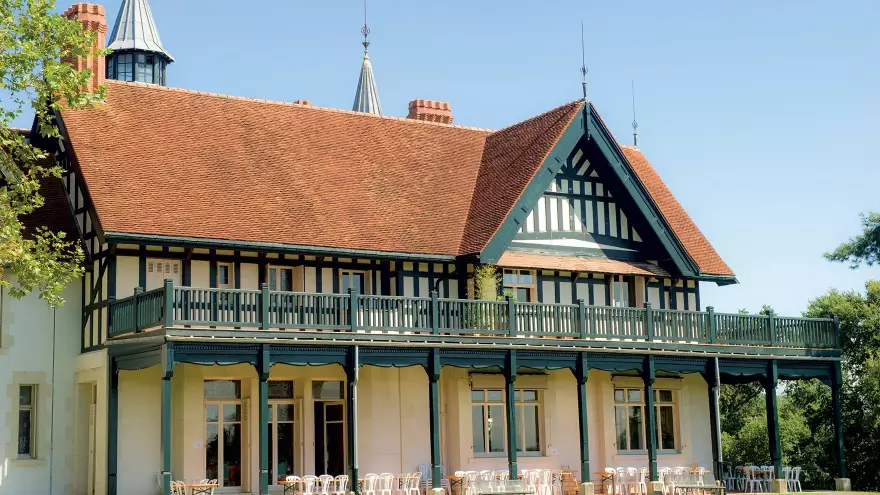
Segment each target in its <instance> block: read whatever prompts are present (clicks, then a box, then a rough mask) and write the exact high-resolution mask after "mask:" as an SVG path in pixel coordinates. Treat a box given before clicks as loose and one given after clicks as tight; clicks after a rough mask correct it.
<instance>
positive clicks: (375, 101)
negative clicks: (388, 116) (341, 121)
mask: <svg viewBox="0 0 880 495" xmlns="http://www.w3.org/2000/svg"><path fill="white" fill-rule="evenodd" d="M352 110H354V111H355V112H365V113H374V114H376V115H382V104H381V103H379V89H378V88H377V87H376V78H375V77H373V64H371V63H370V56H369V54H367V50H366V49H364V63H363V64H361V77H360V79H359V80H358V87H357V92H356V93H355V95H354V107H353V108H352Z"/></svg>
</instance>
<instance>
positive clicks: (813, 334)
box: [106, 280, 840, 358]
mask: <svg viewBox="0 0 880 495" xmlns="http://www.w3.org/2000/svg"><path fill="white" fill-rule="evenodd" d="M106 305H107V306H108V307H109V323H110V325H109V334H108V337H109V338H116V337H120V336H123V335H126V334H140V333H142V332H149V331H151V330H157V329H163V328H164V329H167V330H179V329H184V330H185V332H183V333H184V334H186V335H190V336H199V337H212V338H226V339H253V338H258V337H259V338H270V339H298V340H303V339H312V340H319V341H320V340H326V341H346V342H370V343H380V344H381V343H383V342H386V343H401V342H406V343H410V344H412V343H416V344H425V345H437V346H442V345H450V344H455V345H461V344H466V345H469V346H483V345H487V346H489V345H491V346H496V347H499V348H505V346H506V347H508V348H510V347H513V346H516V347H540V348H571V349H573V350H574V349H577V348H580V349H584V348H599V349H603V350H607V349H619V350H631V351H636V352H638V351H641V352H645V351H651V352H655V353H656V352H658V351H659V352H661V353H662V352H667V353H678V354H680V353H701V354H711V353H716V354H725V355H740V356H765V357H772V356H780V357H802V358H809V357H837V356H839V351H838V349H839V347H840V345H839V333H838V329H837V323H836V320H833V319H819V318H796V317H780V316H776V315H774V314H769V315H741V314H724V313H716V312H715V311H714V309H713V308H712V307H708V308H706V311H678V310H668V309H656V308H653V307H651V305H650V304H647V303H646V304H645V306H644V307H643V308H628V307H609V306H589V305H586V304H584V302H583V301H579V302H578V303H577V304H541V303H520V302H516V301H514V300H512V299H507V300H502V301H482V300H471V299H447V298H440V297H438V296H437V293H432V294H431V296H430V297H399V296H379V295H363V294H358V293H356V292H349V293H345V294H326V293H323V294H317V293H303V292H281V291H270V290H269V288H268V286H266V285H265V284H264V285H263V286H262V287H261V289H260V290H242V289H214V288H196V287H183V286H174V285H173V284H172V282H171V281H170V280H168V281H166V283H165V285H164V286H163V287H161V288H159V289H156V290H151V291H148V292H141V291H139V290H138V291H136V293H135V294H134V295H133V296H130V297H127V298H124V299H118V300H113V301H108V302H107V303H106Z"/></svg>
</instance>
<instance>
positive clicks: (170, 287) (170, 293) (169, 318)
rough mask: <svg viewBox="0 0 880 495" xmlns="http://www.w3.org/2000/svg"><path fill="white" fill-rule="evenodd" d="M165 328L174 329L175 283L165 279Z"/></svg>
mask: <svg viewBox="0 0 880 495" xmlns="http://www.w3.org/2000/svg"><path fill="white" fill-rule="evenodd" d="M165 328H174V281H173V280H171V279H170V278H166V279H165Z"/></svg>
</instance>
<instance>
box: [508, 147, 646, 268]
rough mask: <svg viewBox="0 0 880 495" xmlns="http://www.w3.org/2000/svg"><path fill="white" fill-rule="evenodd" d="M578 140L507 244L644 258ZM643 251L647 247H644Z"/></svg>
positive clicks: (638, 237) (626, 220)
mask: <svg viewBox="0 0 880 495" xmlns="http://www.w3.org/2000/svg"><path fill="white" fill-rule="evenodd" d="M583 146H584V143H583V141H582V142H580V143H578V146H577V147H576V148H575V149H574V150H573V152H572V153H571V154H570V156H569V158H568V159H567V160H566V161H565V163H564V164H563V165H562V167H561V168H560V169H559V171H558V172H557V173H556V176H555V178H554V179H553V180H552V181H551V182H550V185H549V187H547V189H546V190H545V191H544V194H543V195H541V197H540V198H538V202H537V204H536V205H535V208H534V209H532V211H531V212H530V213H529V214H528V216H526V219H525V221H524V222H523V224H522V226H521V227H520V229H519V231H518V232H517V234H516V236H515V237H514V239H513V240H512V241H511V243H510V246H509V247H510V248H513V249H519V250H535V251H540V252H546V253H555V254H573V255H588V256H592V257H599V258H609V259H618V260H640V259H644V256H642V251H643V250H644V248H645V247H646V246H645V244H646V243H645V242H644V240H643V239H642V236H641V235H640V234H639V230H640V229H639V228H637V227H636V226H635V225H634V224H633V222H632V221H631V220H630V218H631V217H630V216H629V215H628V214H627V211H625V208H624V207H623V206H622V205H621V204H620V203H619V202H618V201H617V200H616V198H615V196H614V194H613V193H612V191H611V188H610V187H609V184H608V182H607V181H605V180H603V178H602V177H601V175H600V173H599V170H598V169H599V167H597V166H594V165H593V164H591V163H590V161H589V160H588V159H587V155H586V153H584V150H583ZM645 254H647V253H645Z"/></svg>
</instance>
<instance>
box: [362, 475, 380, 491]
mask: <svg viewBox="0 0 880 495" xmlns="http://www.w3.org/2000/svg"><path fill="white" fill-rule="evenodd" d="M378 489H379V475H378V474H376V473H368V474H366V475H365V476H364V491H365V492H374V493H375V492H376V490H378Z"/></svg>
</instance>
